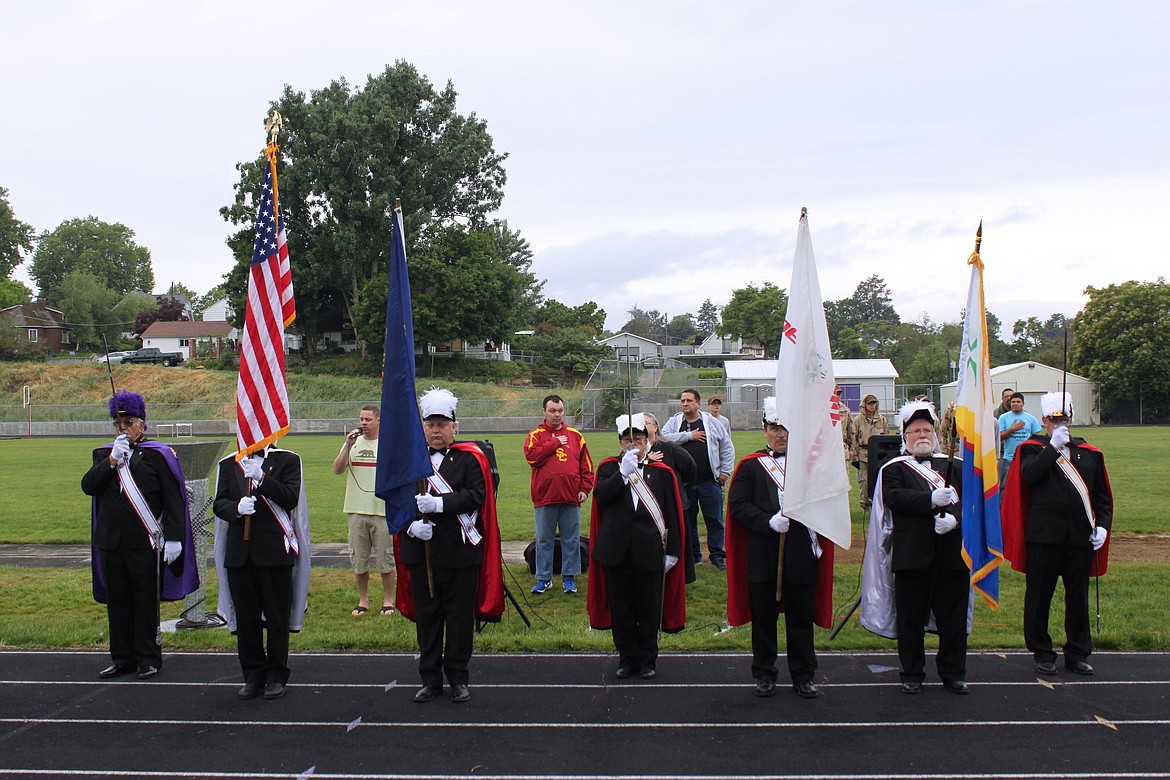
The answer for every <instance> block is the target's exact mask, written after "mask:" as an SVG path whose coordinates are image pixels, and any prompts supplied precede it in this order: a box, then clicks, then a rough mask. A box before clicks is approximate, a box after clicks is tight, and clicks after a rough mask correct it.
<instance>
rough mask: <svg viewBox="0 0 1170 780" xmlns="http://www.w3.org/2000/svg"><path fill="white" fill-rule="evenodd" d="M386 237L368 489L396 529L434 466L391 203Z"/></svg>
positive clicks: (408, 517) (409, 517) (412, 512)
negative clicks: (373, 464) (373, 463)
mask: <svg viewBox="0 0 1170 780" xmlns="http://www.w3.org/2000/svg"><path fill="white" fill-rule="evenodd" d="M390 241H391V249H390V279H389V282H388V289H387V291H386V292H387V295H386V341H385V358H384V362H383V364H382V412H381V419H380V422H379V428H378V468H377V472H376V474H375V477H374V493H375V494H376V495H377V496H378V498H380V499H382V500H384V501H385V502H386V524H387V526H388V527H389V528H390V533H392V534H396V533H398V532H399V531H401V530H402V529H403V528H405V527H406V526H408V525H410V523H411V522H412V521H414V520H415V519H416V518H417V517H418V510H417V508H416V507H415V503H414V495H415V493H416V492H418V489H417V483H418V481H419V480H420V479H425V478H426V477H429V476H430V475H431V474H432V473H434V468H433V467H432V466H431V459H430V456H429V455H428V454H427V441H426V437H424V436H423V429H422V420H421V418H420V417H419V413H418V398H417V395H416V391H415V386H414V383H415V375H414V315H413V313H412V311H411V307H410V276H408V275H407V271H406V236H405V234H404V233H403V230H402V209H400V208H397V207H395V209H394V226H393V228H392V229H391V235H390Z"/></svg>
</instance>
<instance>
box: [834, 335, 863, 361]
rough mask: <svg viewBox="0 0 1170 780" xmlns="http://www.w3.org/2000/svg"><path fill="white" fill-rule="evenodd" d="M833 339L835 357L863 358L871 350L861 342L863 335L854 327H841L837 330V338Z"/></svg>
mask: <svg viewBox="0 0 1170 780" xmlns="http://www.w3.org/2000/svg"><path fill="white" fill-rule="evenodd" d="M832 341H833V344H832V347H833V357H835V358H838V359H845V358H863V357H867V356H868V355H869V351H868V350H867V349H866V348H865V345H864V344H862V343H861V337H860V336H858V335H857V331H855V330H854V329H853V328H841V330H840V331H838V332H837V338H835V339H833V340H832Z"/></svg>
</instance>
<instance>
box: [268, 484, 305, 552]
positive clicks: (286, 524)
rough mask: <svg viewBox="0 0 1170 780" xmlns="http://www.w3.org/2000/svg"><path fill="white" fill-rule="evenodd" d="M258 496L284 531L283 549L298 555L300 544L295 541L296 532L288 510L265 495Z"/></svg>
mask: <svg viewBox="0 0 1170 780" xmlns="http://www.w3.org/2000/svg"><path fill="white" fill-rule="evenodd" d="M260 498H261V500H263V501H264V503H265V504H267V505H268V508H269V509H271V510H272V516H273V517H275V518H276V522H278V523H280V530H282V531H284V551H285V552H288V551H289V550H292V551H293V554H294V555H300V554H301V545H300V542H298V541H297V535H296V532H295V531H294V530H293V521H292V518H291V517H289V515H288V512H287V511H286V510H285V508H284V507H282V506H281V505H280V504H278V503H276V502H275V501H269V500H268V498H267V497H266V496H260Z"/></svg>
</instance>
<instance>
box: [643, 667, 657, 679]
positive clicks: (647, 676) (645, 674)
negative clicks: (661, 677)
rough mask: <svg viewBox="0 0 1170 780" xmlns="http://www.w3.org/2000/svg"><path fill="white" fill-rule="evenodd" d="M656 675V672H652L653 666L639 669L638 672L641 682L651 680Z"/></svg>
mask: <svg viewBox="0 0 1170 780" xmlns="http://www.w3.org/2000/svg"><path fill="white" fill-rule="evenodd" d="M656 674H658V672H656V671H654V667H653V666H643V667H642V668H641V669H639V670H638V676H639V677H641V678H642V679H643V680H653V679H654V675H656Z"/></svg>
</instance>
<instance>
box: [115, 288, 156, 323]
mask: <svg viewBox="0 0 1170 780" xmlns="http://www.w3.org/2000/svg"><path fill="white" fill-rule="evenodd" d="M157 308H158V301H157V300H155V298H154V296H153V295H147V294H146V293H144V292H142V291H140V290H132V291H130V292H128V293H126V295H124V296H123V297H122V300H120V301H118V303H117V305H116V306H114V310H113V312H112V313H111V317H110V319H111V320H112V321H113V322H115V323H117V325H118V332H119V333H129V332H131V331H133V330H134V326H135V324H136V323H137V321H138V315H139V314H141V313H142V312H149V311H155V310H156V309H157Z"/></svg>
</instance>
